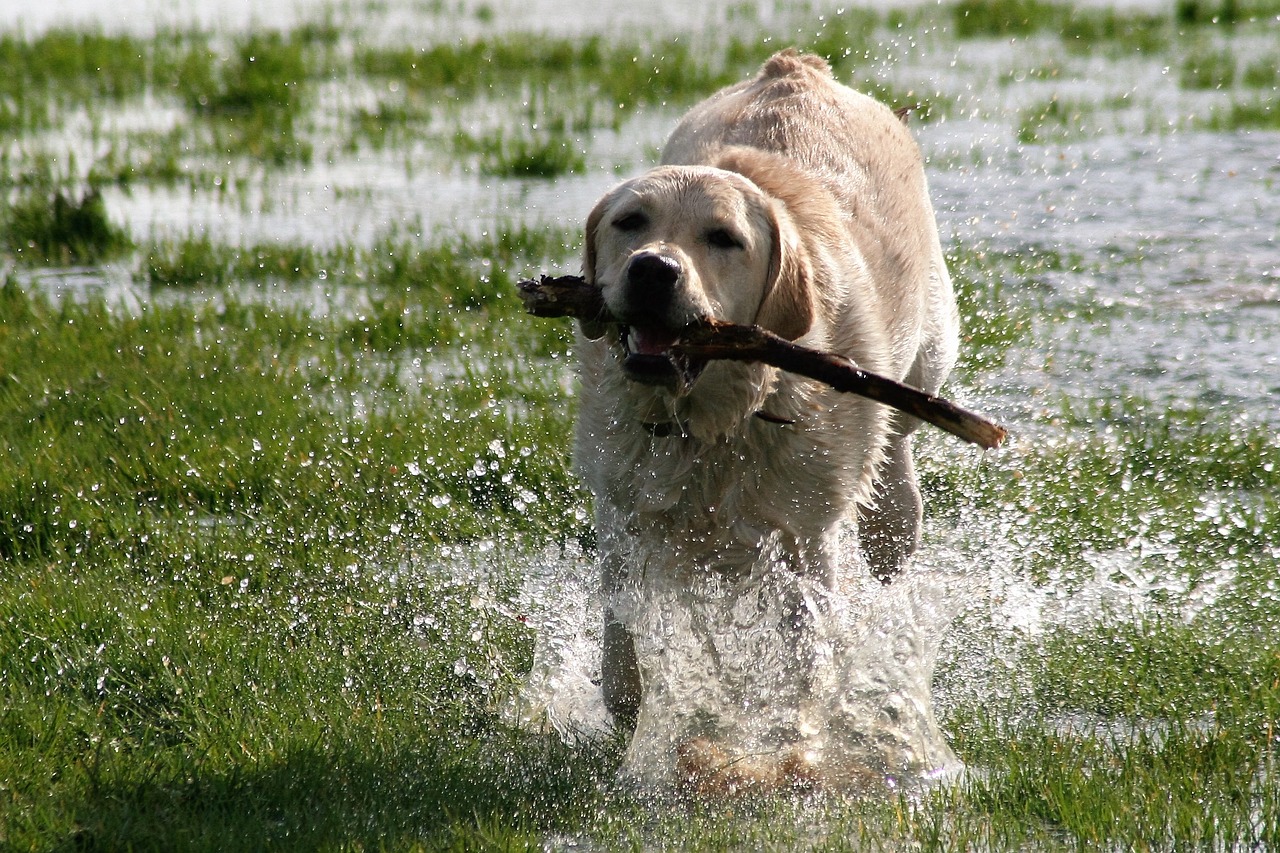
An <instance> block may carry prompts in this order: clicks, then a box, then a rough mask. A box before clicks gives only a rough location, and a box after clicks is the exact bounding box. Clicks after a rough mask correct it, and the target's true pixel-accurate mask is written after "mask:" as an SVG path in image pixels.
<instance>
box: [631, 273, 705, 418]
mask: <svg viewBox="0 0 1280 853" xmlns="http://www.w3.org/2000/svg"><path fill="white" fill-rule="evenodd" d="M681 273H682V270H681V267H680V262H679V261H678V260H676V259H675V258H672V257H670V256H668V255H665V254H662V253H659V252H654V251H647V250H646V251H641V252H637V253H636V254H635V255H633V256H632V258H631V260H630V262H629V263H628V264H627V273H626V287H625V290H624V292H625V294H626V298H625V308H624V310H623V311H622V312H620V314H621V319H622V325H621V336H620V343H621V345H622V353H623V360H622V369H623V371H624V372H625V373H626V375H627V378H629V379H631V380H632V381H634V382H641V383H643V384H645V385H657V386H660V387H664V388H666V389H667V390H668V391H670V392H671V393H672V394H682V393H684V392H685V391H687V390H688V389H689V386H691V385H692V384H693V382H694V380H696V379H697V378H698V375H699V374H700V373H701V372H702V368H703V367H704V366H705V362H699V361H695V360H693V359H690V358H686V357H684V356H682V355H679V354H678V353H677V352H675V351H673V349H672V348H673V347H674V346H675V345H676V343H677V341H678V340H679V336H680V330H679V328H673V325H674V324H673V323H672V320H671V315H672V313H673V312H672V306H673V304H674V303H675V301H676V300H677V298H678V296H677V295H678V293H679V288H680V276H681Z"/></svg>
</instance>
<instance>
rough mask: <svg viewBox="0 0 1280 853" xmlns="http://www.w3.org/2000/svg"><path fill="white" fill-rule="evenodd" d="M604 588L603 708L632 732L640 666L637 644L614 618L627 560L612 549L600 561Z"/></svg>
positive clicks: (601, 666)
mask: <svg viewBox="0 0 1280 853" xmlns="http://www.w3.org/2000/svg"><path fill="white" fill-rule="evenodd" d="M600 569H601V587H602V592H603V593H604V601H605V605H604V642H603V648H602V649H601V655H600V690H601V692H602V693H603V694H604V706H605V707H606V708H607V709H608V710H609V713H611V714H613V718H614V720H615V721H616V723H617V724H618V725H619V726H621V727H623V728H626V729H628V730H633V729H634V728H635V725H636V717H637V715H638V714H639V713H640V667H639V665H638V664H637V662H636V649H635V643H634V642H633V641H632V639H631V633H630V632H629V631H627V629H626V626H624V625H623V624H622V623H621V622H620V621H618V619H617V617H616V616H615V615H614V612H613V606H612V602H613V600H614V597H615V596H616V595H617V594H618V593H619V592H620V591H621V589H622V584H623V583H624V581H625V580H626V574H627V561H626V559H625V558H624V557H623V555H622V554H621V553H619V552H617V551H615V550H613V549H605V550H604V551H603V556H602V559H601V565H600Z"/></svg>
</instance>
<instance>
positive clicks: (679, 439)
mask: <svg viewBox="0 0 1280 853" xmlns="http://www.w3.org/2000/svg"><path fill="white" fill-rule="evenodd" d="M662 163H663V165H661V166H659V167H658V168H655V169H653V170H652V171H650V172H648V173H646V174H643V175H641V176H640V177H637V178H634V179H632V180H629V181H626V182H625V183H622V184H621V185H619V186H617V187H615V188H614V189H613V190H611V191H610V192H609V193H608V194H606V195H605V196H604V198H602V199H601V200H600V201H599V203H598V204H597V205H596V207H595V208H594V210H592V211H591V214H590V216H589V218H588V220H587V233H586V257H585V263H584V272H585V276H586V279H587V280H588V281H589V282H592V283H595V284H596V285H598V286H599V287H600V288H601V289H602V292H603V296H604V300H605V303H606V305H607V306H608V308H609V310H610V312H611V313H612V315H613V317H615V318H617V320H618V321H619V322H618V325H613V326H608V327H592V326H590V325H586V326H585V327H584V328H583V329H582V330H581V334H580V335H579V340H578V356H579V360H580V373H581V398H580V403H581V410H580V416H579V420H578V424H577V434H576V457H577V465H578V466H579V468H580V470H581V471H582V473H583V475H584V477H585V480H586V482H587V484H588V485H589V487H590V488H591V490H592V492H593V493H594V495H595V501H596V516H597V518H596V521H597V528H598V531H599V547H600V554H601V559H602V572H603V586H604V593H605V596H606V601H609V600H610V598H609V597H610V596H611V595H613V594H614V593H616V592H617V591H618V590H619V589H620V587H621V585H622V584H624V583H625V582H626V579H627V578H628V576H630V575H634V574H635V573H637V572H640V571H644V572H654V571H665V572H670V573H674V574H676V575H678V573H681V572H690V571H715V572H734V571H740V572H744V571H745V570H746V569H748V568H749V567H750V566H752V565H756V564H757V561H759V560H760V559H761V554H762V552H764V551H765V550H768V551H769V552H770V554H772V555H773V556H771V557H770V559H773V560H775V561H781V562H782V563H783V564H785V565H786V566H787V567H789V568H790V569H792V570H793V571H795V572H798V573H801V574H802V575H804V576H806V577H811V578H815V579H819V580H821V582H823V583H824V584H826V585H827V586H828V587H829V588H833V589H838V588H839V584H840V578H839V577H838V574H839V572H838V569H837V567H838V565H839V561H838V560H837V556H838V554H837V552H836V549H837V546H838V531H839V530H840V528H841V526H842V525H843V524H844V523H845V522H847V521H854V520H856V525H857V528H858V533H859V540H860V545H861V549H862V552H863V554H864V556H865V560H866V562H867V564H868V566H869V568H870V570H871V571H872V572H874V573H875V575H876V576H877V577H879V578H881V579H882V580H888V579H889V578H891V577H892V576H893V575H894V574H895V573H897V572H898V571H899V570H900V569H901V567H902V565H903V563H904V561H905V560H906V559H907V558H908V557H909V556H910V555H911V553H912V552H913V551H914V550H915V548H916V546H917V542H918V538H919V528H920V520H921V512H922V509H921V500H920V493H919V490H918V488H917V485H916V477H915V471H914V468H913V465H912V456H911V444H910V438H909V435H910V433H911V431H912V430H913V429H914V428H915V427H916V426H917V424H918V422H916V421H914V420H913V419H911V418H908V417H905V416H902V415H900V414H895V413H892V412H891V411H890V410H888V409H886V408H884V407H883V406H880V405H878V404H876V403H872V402H870V401H867V400H864V399H862V398H859V397H854V396H849V395H841V394H837V393H835V392H833V391H831V390H830V389H828V388H825V387H823V386H821V385H819V384H817V383H814V382H812V381H810V380H805V379H801V378H798V377H796V376H793V375H790V374H785V373H781V372H779V371H777V370H776V369H774V368H770V367H766V366H762V365H747V364H735V363H728V362H723V361H717V362H713V363H710V364H698V363H690V362H681V361H679V360H677V359H675V358H674V357H672V356H671V354H670V353H669V351H668V350H669V348H670V346H671V345H672V343H673V342H674V341H675V338H676V334H677V332H678V330H679V329H680V328H681V327H682V326H684V325H685V324H686V323H688V322H690V321H693V320H697V319H699V318H708V317H713V318H716V319H720V320H726V321H730V322H734V323H755V324H759V325H761V326H763V327H765V328H767V329H770V330H772V331H774V332H776V333H778V334H780V335H782V336H784V337H786V338H789V339H792V340H796V341H799V342H801V343H803V344H805V345H807V346H810V347H814V348H816V349H821V350H827V351H833V352H837V353H842V354H844V355H847V356H848V357H850V358H851V359H853V360H854V361H855V362H856V363H857V364H858V365H859V366H861V367H863V368H865V369H868V370H872V371H875V372H877V373H880V374H883V375H886V376H890V377H893V378H895V379H900V380H903V381H905V382H908V383H910V384H912V385H915V386H917V387H919V388H923V389H924V390H926V391H930V392H935V391H937V389H938V386H939V385H940V384H941V383H942V381H943V379H944V378H945V377H946V376H947V374H948V372H949V371H950V370H951V367H952V364H953V363H954V361H955V356H956V348H957V316H956V307H955V301H954V297H953V295H952V288H951V279H950V277H949V275H948V273H947V268H946V265H945V262H944V259H943V254H942V249H941V247H940V246H939V242H938V234H937V226H936V224H935V221H934V215H933V209H932V207H931V205H930V203H929V198H928V191H927V187H926V184H925V175H924V170H923V166H922V163H921V158H920V153H919V150H918V148H917V146H916V143H915V141H914V140H913V139H912V137H911V135H910V134H909V133H908V131H907V129H906V127H905V126H904V123H903V122H902V121H901V120H900V119H899V118H898V117H897V116H895V114H894V113H893V111H891V110H890V109H889V108H888V107H886V106H884V105H882V104H880V103H878V102H877V101H875V100H873V99H871V98H869V97H866V96H865V95H861V94H859V93H857V92H854V91H852V90H850V89H848V88H846V87H844V86H842V85H840V84H839V83H837V82H836V81H835V80H834V79H833V77H832V75H831V71H830V69H829V67H828V66H827V64H826V63H825V62H824V61H823V60H822V59H820V58H818V57H815V56H809V55H803V54H799V53H796V52H795V51H784V52H782V53H779V54H777V55H775V56H773V57H772V58H771V59H769V60H768V62H767V63H765V65H764V67H763V68H762V70H761V71H760V73H759V75H758V76H757V77H755V79H752V80H749V81H746V82H744V83H741V84H738V85H736V86H732V87H729V88H727V89H724V90H722V91H721V92H719V93H717V94H715V95H714V96H712V97H711V98H710V99H708V100H707V101H705V102H703V103H701V104H699V105H698V106H696V107H694V108H693V110H692V111H691V112H689V114H688V115H687V116H685V118H684V120H683V121H682V122H681V123H680V124H679V126H678V127H677V128H676V130H675V132H674V133H673V134H672V136H671V138H670V139H669V140H668V142H667V145H666V149H665V151H664V152H663V155H662ZM602 687H603V691H604V696H605V701H606V704H607V706H608V707H609V709H610V711H612V712H613V713H614V715H615V716H616V717H619V718H621V719H622V720H624V721H626V720H633V719H634V716H635V714H636V712H637V709H638V706H639V702H640V696H641V683H640V676H639V672H638V669H637V665H636V660H635V653H634V647H633V645H632V638H631V637H630V636H629V635H628V633H627V629H626V628H625V627H624V626H623V625H622V623H621V622H620V621H619V620H618V619H617V618H615V614H614V613H612V612H610V611H608V610H606V614H605V634H604V653H603V671H602Z"/></svg>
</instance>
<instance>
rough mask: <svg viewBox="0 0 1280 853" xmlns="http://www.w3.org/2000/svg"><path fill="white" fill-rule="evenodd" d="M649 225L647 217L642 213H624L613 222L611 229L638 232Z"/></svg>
mask: <svg viewBox="0 0 1280 853" xmlns="http://www.w3.org/2000/svg"><path fill="white" fill-rule="evenodd" d="M648 224H649V217H647V216H645V215H644V214H643V213H626V214H623V215H622V216H619V217H618V218H617V219H615V220H613V227H614V228H617V229H618V230H619V231H639V230H640V229H641V228H643V227H645V226H646V225H648Z"/></svg>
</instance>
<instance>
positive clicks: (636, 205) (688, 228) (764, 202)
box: [584, 166, 814, 391]
mask: <svg viewBox="0 0 1280 853" xmlns="http://www.w3.org/2000/svg"><path fill="white" fill-rule="evenodd" d="M800 245H801V240H800V235H799V234H798V233H797V232H796V229H795V226H794V225H793V224H792V222H791V220H790V217H788V216H787V215H786V211H785V208H784V207H783V206H782V205H781V204H780V203H779V202H778V201H776V200H775V199H774V198H772V197H770V196H769V195H767V194H766V193H765V192H764V191H762V190H761V188H760V187H759V186H758V185H757V184H756V183H754V182H752V181H751V180H749V179H747V178H746V177H744V176H743V175H741V174H739V173H737V172H733V171H727V170H724V169H719V168H713V167H709V166H663V167H659V168H657V169H654V170H653V171H651V172H648V173H646V174H644V175H641V176H640V177H638V178H634V179H632V180H629V181H626V182H625V183H623V184H620V185H619V186H617V187H615V188H614V189H613V190H611V191H610V192H609V193H608V194H607V195H605V197H604V198H602V199H601V200H600V201H599V202H598V203H597V204H596V206H595V209H594V210H592V211H591V215H590V216H589V217H588V218H587V234H586V258H585V261H584V272H585V274H586V279H587V281H588V282H591V283H593V284H596V285H598V286H599V287H600V289H601V292H602V294H603V296H604V302H605V305H606V307H607V308H608V309H609V312H610V313H611V314H612V315H613V317H615V318H616V319H617V321H618V323H619V324H620V328H619V339H620V344H621V346H622V347H623V351H624V361H623V368H624V370H625V371H626V373H627V375H628V376H629V377H630V378H632V379H634V380H636V381H640V382H646V383H649V384H655V385H665V386H667V387H668V388H671V389H672V390H674V391H682V390H687V388H688V387H689V386H690V385H691V384H692V382H693V380H694V379H696V378H697V375H698V373H699V372H700V371H701V365H699V364H696V363H688V362H681V361H679V360H677V359H675V358H673V357H672V355H671V347H672V346H673V345H674V344H675V343H676V341H677V339H678V336H679V333H680V331H681V329H683V328H684V327H685V326H686V325H688V324H689V323H693V322H696V321H699V320H706V319H716V320H723V321H727V322H731V323H741V324H756V325H759V326H762V327H764V328H766V329H769V330H770V331H772V332H775V333H777V334H779V335H782V336H783V337H786V338H789V339H793V340H794V339H796V338H798V337H800V336H801V335H803V334H804V333H805V332H806V331H808V329H809V327H810V325H811V324H812V322H813V315H814V305H813V298H812V294H811V292H810V287H811V285H810V282H809V278H810V276H809V274H808V269H807V264H806V263H805V262H804V256H803V253H802V252H801V251H799V247H800Z"/></svg>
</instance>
